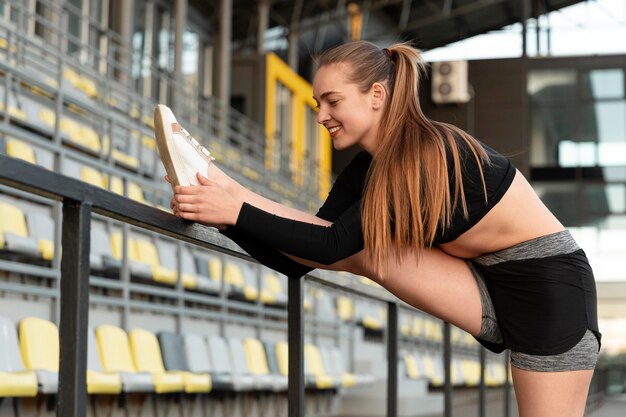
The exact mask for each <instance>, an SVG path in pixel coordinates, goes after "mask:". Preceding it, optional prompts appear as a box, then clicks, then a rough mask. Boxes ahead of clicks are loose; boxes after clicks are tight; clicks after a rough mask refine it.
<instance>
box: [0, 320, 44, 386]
mask: <svg viewBox="0 0 626 417" xmlns="http://www.w3.org/2000/svg"><path fill="white" fill-rule="evenodd" d="M0 375H1V376H2V378H0V397H34V396H35V395H37V376H36V375H35V373H34V372H32V371H27V370H26V369H25V368H24V362H22V356H21V354H20V347H19V342H18V340H17V331H16V330H15V325H14V324H13V323H12V322H11V321H10V320H8V319H7V318H5V317H0Z"/></svg>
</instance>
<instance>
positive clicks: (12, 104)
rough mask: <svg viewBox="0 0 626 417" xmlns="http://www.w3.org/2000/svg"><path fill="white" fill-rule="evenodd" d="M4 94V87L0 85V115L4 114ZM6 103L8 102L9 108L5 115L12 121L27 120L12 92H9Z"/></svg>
mask: <svg viewBox="0 0 626 417" xmlns="http://www.w3.org/2000/svg"><path fill="white" fill-rule="evenodd" d="M4 93H5V88H4V85H0V113H2V112H4ZM8 101H9V107H8V109H7V113H8V114H9V116H10V117H12V118H14V119H18V120H22V121H24V120H26V119H28V115H27V114H26V113H25V112H24V111H23V110H22V109H21V108H20V106H19V105H18V103H17V100H16V97H15V94H14V93H13V92H9V100H8ZM0 115H1V114H0Z"/></svg>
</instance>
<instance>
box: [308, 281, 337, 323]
mask: <svg viewBox="0 0 626 417" xmlns="http://www.w3.org/2000/svg"><path fill="white" fill-rule="evenodd" d="M313 295H314V299H315V315H316V316H317V317H318V318H320V319H322V320H326V321H335V320H336V319H337V313H336V309H335V307H334V305H333V304H334V303H333V298H332V297H331V295H330V293H329V292H328V291H326V290H323V289H321V288H316V290H315V292H314V293H313Z"/></svg>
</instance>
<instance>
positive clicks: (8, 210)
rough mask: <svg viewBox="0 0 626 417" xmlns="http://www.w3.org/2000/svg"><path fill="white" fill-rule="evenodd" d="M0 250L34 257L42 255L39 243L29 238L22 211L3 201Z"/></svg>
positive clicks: (0, 207) (1, 203) (0, 206)
mask: <svg viewBox="0 0 626 417" xmlns="http://www.w3.org/2000/svg"><path fill="white" fill-rule="evenodd" d="M0 249H7V250H9V251H12V252H16V253H23V254H27V255H29V256H33V257H39V256H40V255H41V253H40V249H39V243H38V242H37V240H36V239H33V238H32V237H31V236H29V233H28V227H27V225H26V218H25V216H24V213H23V212H22V210H20V209H19V208H18V207H16V206H14V205H12V204H9V203H5V202H3V201H0Z"/></svg>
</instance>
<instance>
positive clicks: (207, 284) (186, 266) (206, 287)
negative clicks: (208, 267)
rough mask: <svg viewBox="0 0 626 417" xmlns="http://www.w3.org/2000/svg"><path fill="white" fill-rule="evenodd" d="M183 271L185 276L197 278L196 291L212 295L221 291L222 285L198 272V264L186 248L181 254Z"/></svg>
mask: <svg viewBox="0 0 626 417" xmlns="http://www.w3.org/2000/svg"><path fill="white" fill-rule="evenodd" d="M181 262H182V271H183V274H193V275H194V276H195V278H196V289H197V290H199V291H204V292H208V293H212V294H217V293H218V292H219V291H220V285H219V283H218V282H217V281H214V280H212V279H211V277H210V276H209V275H208V274H207V275H202V274H201V273H199V271H197V270H196V264H195V262H194V257H193V255H192V254H191V252H190V251H189V250H188V249H186V248H184V249H183V252H182V253H181Z"/></svg>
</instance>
